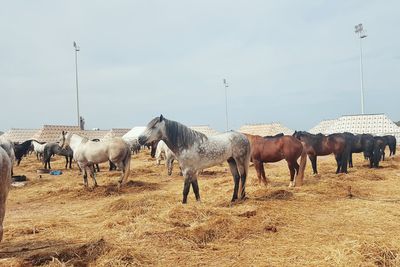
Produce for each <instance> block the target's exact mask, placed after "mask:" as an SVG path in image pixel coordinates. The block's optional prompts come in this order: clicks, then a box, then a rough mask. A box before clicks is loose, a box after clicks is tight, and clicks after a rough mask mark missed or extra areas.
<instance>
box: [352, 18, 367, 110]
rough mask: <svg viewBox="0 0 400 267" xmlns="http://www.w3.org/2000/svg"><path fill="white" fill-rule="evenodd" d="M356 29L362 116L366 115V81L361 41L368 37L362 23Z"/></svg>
mask: <svg viewBox="0 0 400 267" xmlns="http://www.w3.org/2000/svg"><path fill="white" fill-rule="evenodd" d="M354 28H355V31H354V32H355V33H356V34H357V35H358V38H359V39H360V82H361V114H364V79H363V61H362V45H361V40H362V39H364V38H366V37H367V35H366V34H365V32H364V28H363V25H362V24H361V23H360V24H358V25H356V26H354Z"/></svg>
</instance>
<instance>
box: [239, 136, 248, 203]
mask: <svg viewBox="0 0 400 267" xmlns="http://www.w3.org/2000/svg"><path fill="white" fill-rule="evenodd" d="M246 139H247V137H246ZM247 144H248V149H247V151H246V155H245V159H244V162H241V164H243V173H240V183H239V198H240V199H243V198H244V197H245V195H246V181H247V175H248V173H249V164H250V160H251V145H250V141H248V139H247ZM238 163H239V162H237V164H238Z"/></svg>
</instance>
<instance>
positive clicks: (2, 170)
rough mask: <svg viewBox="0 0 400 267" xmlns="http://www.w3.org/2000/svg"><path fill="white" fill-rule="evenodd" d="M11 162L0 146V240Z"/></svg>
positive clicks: (1, 237) (9, 182) (9, 181)
mask: <svg viewBox="0 0 400 267" xmlns="http://www.w3.org/2000/svg"><path fill="white" fill-rule="evenodd" d="M11 167H12V163H11V160H10V157H9V156H8V154H7V152H6V151H5V150H4V149H3V148H2V147H1V146H0V241H1V240H2V239H3V221H4V215H5V213H6V200H7V195H8V191H9V190H10V185H11Z"/></svg>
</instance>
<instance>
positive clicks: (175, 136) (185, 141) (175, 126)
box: [164, 118, 208, 151]
mask: <svg viewBox="0 0 400 267" xmlns="http://www.w3.org/2000/svg"><path fill="white" fill-rule="evenodd" d="M164 121H165V129H166V135H167V140H164V141H165V142H166V143H167V145H168V143H169V145H171V146H173V147H174V148H171V150H172V151H174V150H176V149H178V150H181V149H187V148H189V147H191V146H192V145H193V144H194V143H195V142H203V141H205V140H208V138H207V136H206V135H205V134H203V133H200V132H197V131H195V130H192V129H190V128H189V127H187V126H185V125H183V124H181V123H179V122H176V121H172V120H167V119H165V118H164Z"/></svg>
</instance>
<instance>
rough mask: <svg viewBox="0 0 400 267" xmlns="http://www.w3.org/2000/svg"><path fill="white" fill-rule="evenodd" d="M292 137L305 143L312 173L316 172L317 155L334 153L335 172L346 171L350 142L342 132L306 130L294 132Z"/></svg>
mask: <svg viewBox="0 0 400 267" xmlns="http://www.w3.org/2000/svg"><path fill="white" fill-rule="evenodd" d="M293 136H294V137H296V138H297V139H299V140H300V141H302V142H304V143H305V148H306V151H307V154H308V157H309V158H310V161H311V165H312V168H313V172H314V174H317V173H318V171H317V156H325V155H329V154H332V153H333V154H334V155H335V159H336V164H337V169H336V173H340V172H341V173H347V162H348V159H349V155H350V151H351V144H350V141H348V139H347V138H346V136H345V135H344V134H330V135H327V136H325V135H323V134H310V133H308V132H303V131H299V132H297V131H296V132H294V134H293Z"/></svg>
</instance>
